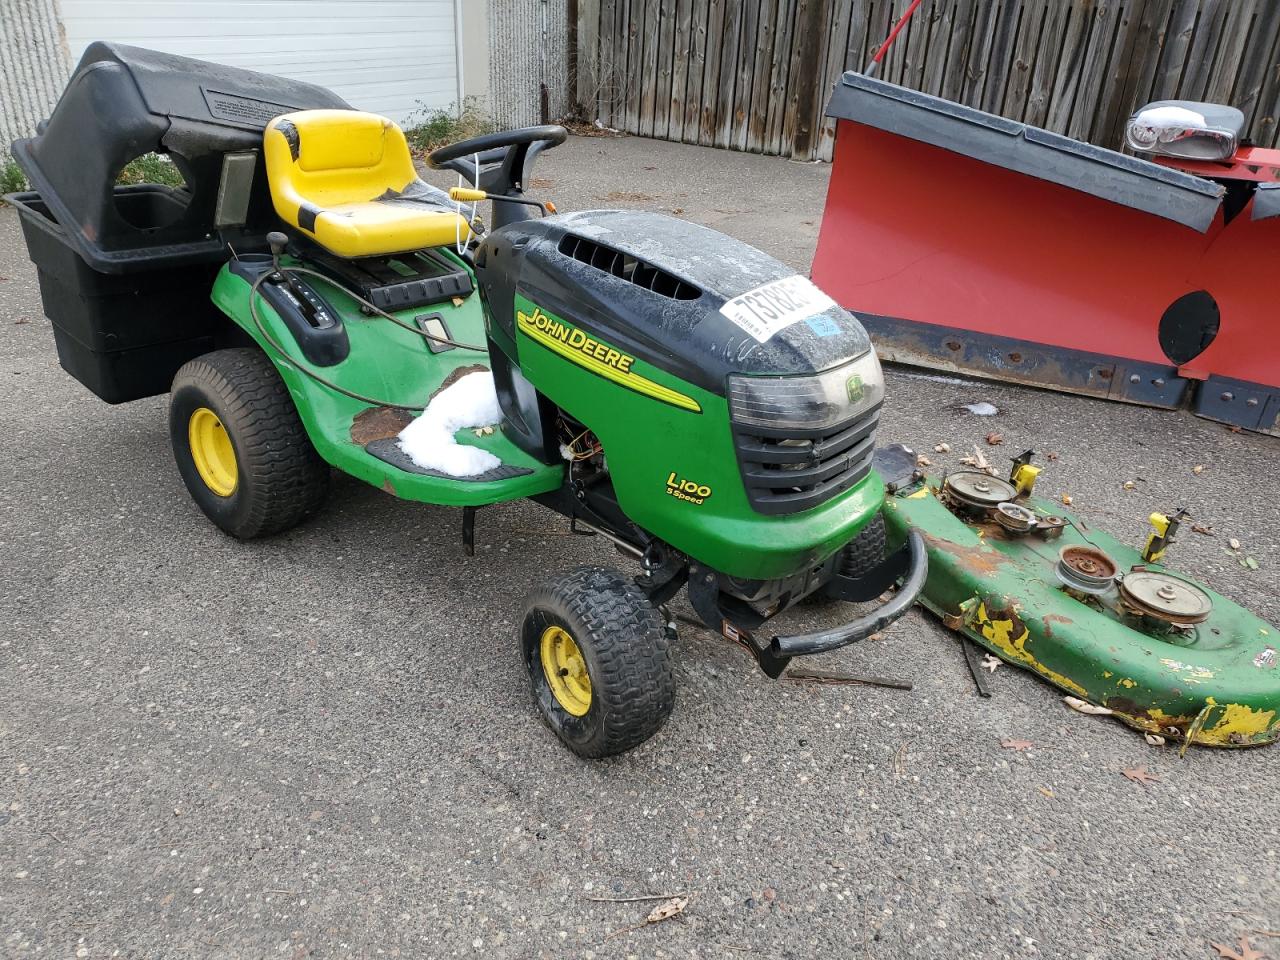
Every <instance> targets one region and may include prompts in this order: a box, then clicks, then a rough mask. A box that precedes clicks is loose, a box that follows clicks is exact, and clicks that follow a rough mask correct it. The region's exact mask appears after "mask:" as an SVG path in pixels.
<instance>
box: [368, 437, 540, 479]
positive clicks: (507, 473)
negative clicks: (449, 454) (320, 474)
mask: <svg viewBox="0 0 1280 960" xmlns="http://www.w3.org/2000/svg"><path fill="white" fill-rule="evenodd" d="M364 451H365V453H367V454H369V455H370V456H373V457H377V458H378V459H379V460H381V461H382V462H383V463H389V464H391V465H392V466H393V467H399V468H400V469H401V470H403V471H405V472H406V473H416V474H419V475H421V476H424V477H440V478H442V479H444V480H461V481H463V482H467V483H488V482H490V481H492V480H510V479H511V478H512V477H523V476H524V475H525V474H529V473H533V471H532V470H530V469H529V468H528V467H511V466H508V465H507V464H505V463H504V464H501V465H500V466H497V467H494V468H493V469H492V470H486V471H485V472H484V473H477V474H476V475H475V476H474V477H454V476H450V475H449V474H447V473H442V472H441V471H439V470H425V469H423V468H422V467H420V466H418V465H417V464H416V463H414V462H413V461H412V460H410V459H409V455H408V454H407V453H405V452H404V451H403V450H401V449H400V444H399V443H398V442H397V441H396V438H395V437H386V438H385V439H382V440H373V441H370V442H369V443H366V444H365V445H364Z"/></svg>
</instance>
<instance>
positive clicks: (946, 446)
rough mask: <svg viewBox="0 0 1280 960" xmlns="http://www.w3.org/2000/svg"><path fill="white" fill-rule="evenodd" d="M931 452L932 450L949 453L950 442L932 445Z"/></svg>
mask: <svg viewBox="0 0 1280 960" xmlns="http://www.w3.org/2000/svg"><path fill="white" fill-rule="evenodd" d="M933 452H934V453H950V452H951V444H949V443H939V444H937V445H936V446H934V448H933Z"/></svg>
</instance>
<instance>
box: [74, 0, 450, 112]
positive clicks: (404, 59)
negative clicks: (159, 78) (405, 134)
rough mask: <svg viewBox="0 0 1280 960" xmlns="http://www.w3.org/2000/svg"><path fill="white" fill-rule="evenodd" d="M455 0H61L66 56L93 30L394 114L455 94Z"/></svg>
mask: <svg viewBox="0 0 1280 960" xmlns="http://www.w3.org/2000/svg"><path fill="white" fill-rule="evenodd" d="M454 2H455V0H61V2H60V3H59V8H60V10H61V13H62V22H63V25H64V27H65V28H66V33H67V43H68V45H69V47H70V48H71V57H72V62H75V61H76V60H79V59H80V54H81V53H83V52H84V48H85V47H87V46H88V45H89V44H90V43H92V42H93V41H95V40H114V41H116V42H118V43H129V44H134V45H136V46H139V47H150V48H151V49H153V50H162V51H164V52H166V53H177V54H181V55H183V56H188V57H199V58H200V59H202V60H212V61H214V62H216V63H225V64H229V65H231V66H235V67H245V68H246V69H249V70H261V71H263V72H265V73H276V74H280V75H282V76H285V77H291V78H293V79H295V80H306V81H308V82H310V83H317V84H320V85H321V86H324V87H328V88H330V89H331V90H333V91H334V92H336V93H337V94H338V95H339V96H340V97H342V98H343V99H345V100H346V101H347V102H348V103H350V104H351V105H352V106H353V107H358V108H360V109H362V110H372V111H373V112H375V113H381V114H383V115H385V116H389V117H391V118H392V119H393V120H396V121H397V122H400V123H404V122H406V121H408V120H409V119H410V118H411V117H412V116H413V115H414V114H415V113H420V112H422V111H424V110H433V109H438V108H441V107H448V106H450V105H451V104H453V103H456V102H457V101H458V100H459V96H458V50H457V43H456V31H455V27H454Z"/></svg>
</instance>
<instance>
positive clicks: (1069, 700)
mask: <svg viewBox="0 0 1280 960" xmlns="http://www.w3.org/2000/svg"><path fill="white" fill-rule="evenodd" d="M1062 702H1063V703H1065V704H1066V705H1067V706H1068V707H1070V708H1071V709H1072V710H1074V711H1075V712H1076V713H1087V714H1089V715H1090V716H1094V717H1107V716H1110V715H1111V709H1110V708H1109V707H1100V706H1098V705H1097V704H1096V703H1090V702H1089V701H1087V700H1081V699H1080V698H1079V697H1063V698H1062Z"/></svg>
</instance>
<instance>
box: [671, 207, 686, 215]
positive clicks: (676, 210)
mask: <svg viewBox="0 0 1280 960" xmlns="http://www.w3.org/2000/svg"><path fill="white" fill-rule="evenodd" d="M671 212H672V213H674V214H675V215H676V216H677V217H678V216H680V214H682V213H684V207H672V208H671Z"/></svg>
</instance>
